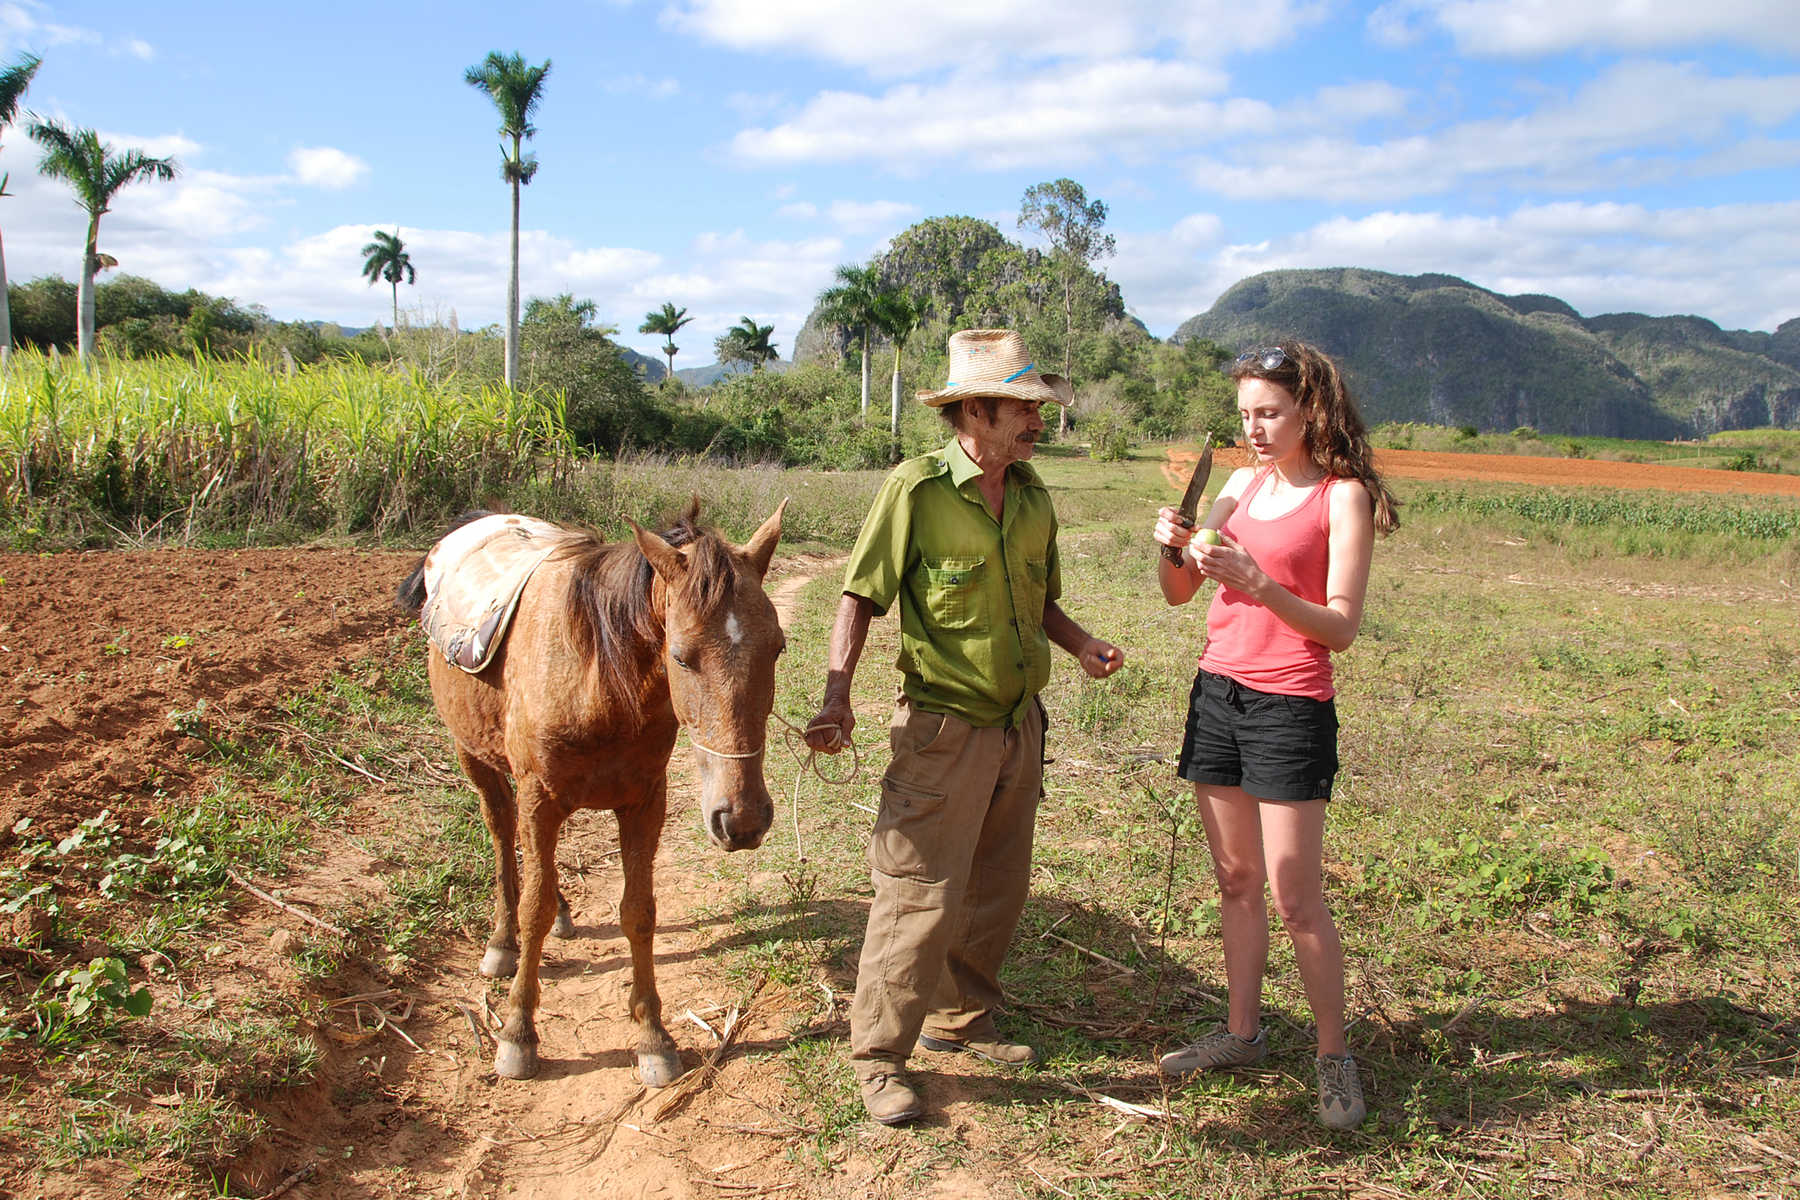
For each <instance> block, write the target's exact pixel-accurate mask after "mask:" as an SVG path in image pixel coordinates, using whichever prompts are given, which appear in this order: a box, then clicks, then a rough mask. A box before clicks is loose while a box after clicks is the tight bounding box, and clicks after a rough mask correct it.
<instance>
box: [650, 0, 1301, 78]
mask: <svg viewBox="0 0 1800 1200" xmlns="http://www.w3.org/2000/svg"><path fill="white" fill-rule="evenodd" d="M1324 9H1325V5H1323V4H1321V3H1312V2H1308V0H1187V2H1186V3H1183V4H1178V5H1176V4H1168V3H1166V2H1165V0H1114V2H1113V3H1110V4H1105V5H1095V4H1092V3H1091V2H1090V0H989V2H988V3H985V4H970V3H967V0H912V2H911V3H907V4H900V5H883V4H868V3H864V2H862V0H679V2H678V3H676V4H674V5H673V6H672V7H670V8H669V9H667V10H666V11H665V12H664V14H663V23H664V25H665V26H667V27H669V28H672V29H674V30H677V31H679V32H682V33H688V34H692V35H694V36H696V37H699V38H702V39H704V40H706V41H710V42H715V43H718V44H720V45H724V46H729V47H731V48H733V49H736V50H742V51H748V52H754V53H777V54H779V53H789V54H802V55H806V56H808V57H812V58H818V59H822V60H824V61H827V62H832V63H840V64H844V65H847V66H852V67H857V68H860V69H862V70H864V71H867V72H869V73H870V74H873V75H878V76H902V75H911V74H915V73H919V72H935V71H939V70H942V69H943V68H945V67H957V68H969V69H972V70H976V71H984V70H991V69H993V68H995V67H997V66H999V65H1000V64H1003V63H1007V62H1041V61H1043V60H1046V59H1091V58H1114V57H1121V56H1130V55H1136V54H1139V53H1142V52H1145V51H1148V50H1150V49H1152V48H1154V47H1157V46H1159V45H1163V44H1166V43H1170V42H1173V43H1176V44H1178V45H1180V46H1182V47H1183V48H1184V50H1185V52H1186V54H1187V55H1188V56H1190V57H1205V58H1208V59H1215V58H1218V57H1219V56H1221V54H1223V53H1224V52H1225V51H1227V50H1230V51H1234V52H1235V51H1245V50H1258V49H1266V48H1268V47H1270V46H1275V45H1280V44H1282V43H1284V42H1286V41H1287V40H1288V39H1290V38H1291V37H1293V36H1294V35H1295V34H1296V33H1298V32H1299V31H1300V30H1301V29H1302V28H1304V27H1305V26H1306V25H1308V24H1311V23H1312V22H1314V21H1316V20H1317V19H1319V17H1320V16H1321V15H1322V14H1323V11H1324Z"/></svg>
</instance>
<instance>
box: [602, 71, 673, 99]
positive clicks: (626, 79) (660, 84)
mask: <svg viewBox="0 0 1800 1200" xmlns="http://www.w3.org/2000/svg"><path fill="white" fill-rule="evenodd" d="M602 87H603V88H604V89H605V90H606V91H608V92H610V93H612V94H613V95H615V96H623V95H628V94H629V95H642V96H648V97H650V98H651V99H652V100H667V99H668V98H669V97H671V96H675V95H679V94H680V92H681V84H680V83H679V82H678V81H677V80H674V79H671V78H669V77H668V76H664V77H663V78H661V79H651V78H649V77H648V76H645V75H621V76H618V77H617V78H612V79H608V80H607V81H606V82H605V83H604V84H603V85H602Z"/></svg>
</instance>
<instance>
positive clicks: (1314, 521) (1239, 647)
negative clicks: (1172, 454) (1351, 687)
mask: <svg viewBox="0 0 1800 1200" xmlns="http://www.w3.org/2000/svg"><path fill="white" fill-rule="evenodd" d="M1268 477H1269V472H1268V471H1267V470H1263V471H1259V472H1257V474H1256V477H1255V478H1254V479H1252V480H1251V481H1250V486H1249V487H1247V488H1245V489H1244V494H1243V495H1242V496H1241V497H1239V498H1238V503H1237V508H1236V509H1234V510H1233V511H1232V514H1231V516H1230V518H1229V519H1227V520H1226V522H1225V532H1226V533H1227V534H1228V535H1229V536H1230V537H1231V539H1232V540H1233V541H1235V542H1236V543H1238V545H1240V546H1242V547H1243V548H1244V549H1245V550H1247V551H1249V553H1250V557H1252V558H1254V559H1255V560H1256V565H1257V566H1259V567H1261V568H1262V569H1263V571H1264V572H1265V573H1266V574H1267V575H1268V576H1269V578H1271V579H1273V580H1274V581H1275V582H1276V583H1279V584H1280V585H1281V586H1282V587H1285V588H1286V589H1287V590H1288V591H1290V592H1292V593H1294V595H1296V596H1299V597H1300V598H1301V599H1302V600H1309V601H1311V602H1312V603H1314V604H1323V603H1325V575H1326V571H1327V569H1328V567H1329V566H1330V546H1331V506H1330V504H1329V503H1328V500H1327V497H1328V496H1329V494H1330V491H1331V488H1332V485H1334V484H1336V483H1337V482H1338V480H1337V479H1336V478H1331V479H1327V480H1325V481H1324V482H1323V483H1321V484H1320V485H1319V486H1318V487H1316V488H1314V489H1313V491H1312V495H1310V496H1308V497H1307V498H1306V499H1305V500H1303V501H1301V502H1300V507H1299V508H1296V509H1295V510H1294V511H1293V512H1290V513H1288V514H1286V515H1285V516H1280V517H1276V518H1274V519H1273V520H1267V521H1263V520H1258V519H1257V518H1255V517H1252V516H1251V515H1250V501H1251V500H1252V499H1253V498H1254V497H1255V496H1256V493H1257V490H1258V489H1259V488H1261V487H1262V485H1263V481H1264V480H1265V479H1267V478H1268ZM1200 666H1201V667H1202V668H1203V669H1205V670H1208V671H1211V672H1213V673H1214V674H1215V675H1224V676H1227V677H1229V678H1231V679H1235V680H1237V681H1238V682H1239V683H1241V684H1243V685H1244V686H1245V687H1250V688H1255V689H1256V690H1257V691H1259V692H1274V693H1276V694H1278V695H1283V696H1307V697H1310V698H1312V699H1314V700H1329V699H1331V698H1332V697H1333V696H1334V695H1336V694H1337V692H1336V689H1335V688H1334V687H1333V686H1332V682H1331V651H1329V650H1327V649H1326V648H1325V646H1324V644H1323V643H1321V642H1315V641H1313V640H1312V639H1311V638H1309V637H1307V636H1305V635H1304V634H1302V633H1299V632H1297V631H1296V630H1295V629H1294V628H1293V627H1292V626H1291V625H1289V624H1288V623H1287V622H1285V621H1283V620H1282V619H1281V618H1280V617H1277V616H1276V615H1275V614H1274V613H1272V612H1270V611H1269V610H1268V609H1266V608H1264V607H1263V606H1262V605H1260V604H1258V603H1257V602H1256V601H1254V600H1252V599H1251V598H1250V597H1249V596H1248V595H1247V594H1245V593H1243V592H1240V591H1238V590H1236V589H1235V588H1228V587H1226V586H1224V585H1223V584H1221V585H1220V586H1219V591H1218V594H1217V595H1215V596H1214V597H1213V600H1212V606H1211V607H1210V608H1208V609H1207V610H1206V650H1205V652H1204V653H1203V654H1201V655H1200Z"/></svg>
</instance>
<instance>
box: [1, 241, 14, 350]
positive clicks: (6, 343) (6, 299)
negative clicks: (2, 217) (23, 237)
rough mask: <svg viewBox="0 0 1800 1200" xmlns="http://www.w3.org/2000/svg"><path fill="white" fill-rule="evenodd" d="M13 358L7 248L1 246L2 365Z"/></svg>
mask: <svg viewBox="0 0 1800 1200" xmlns="http://www.w3.org/2000/svg"><path fill="white" fill-rule="evenodd" d="M11 356H12V297H11V295H10V294H9V293H8V292H7V288H6V247H5V245H4V244H0V363H3V362H5V361H6V360H7V359H8V358H9V357H11Z"/></svg>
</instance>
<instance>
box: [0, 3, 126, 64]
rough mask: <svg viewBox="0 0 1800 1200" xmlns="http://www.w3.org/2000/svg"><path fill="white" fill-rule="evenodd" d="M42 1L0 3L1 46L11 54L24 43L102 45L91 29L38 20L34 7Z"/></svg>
mask: <svg viewBox="0 0 1800 1200" xmlns="http://www.w3.org/2000/svg"><path fill="white" fill-rule="evenodd" d="M42 8H43V6H42V5H41V4H0V46H4V48H5V50H6V52H7V54H8V55H9V56H11V55H12V54H14V53H17V52H18V51H19V50H22V49H24V48H26V46H27V45H30V46H37V47H40V48H42V47H46V46H67V45H72V44H74V45H89V46H97V45H99V44H101V40H102V39H101V37H100V35H99V34H98V33H95V32H94V31H93V30H91V29H83V28H81V27H80V26H76V25H63V24H59V23H57V22H55V21H45V20H41V19H40V18H39V17H38V16H37V13H36V11H35V10H40V9H42Z"/></svg>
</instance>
